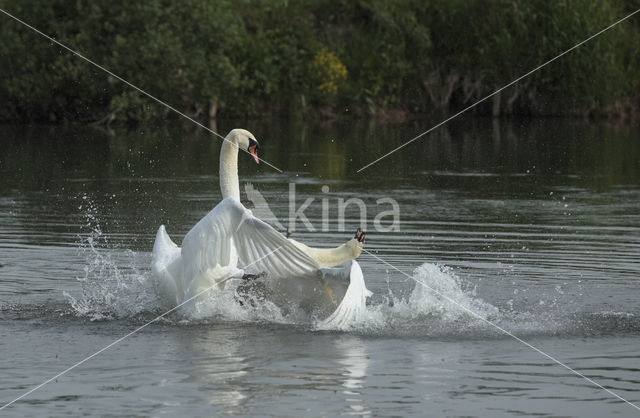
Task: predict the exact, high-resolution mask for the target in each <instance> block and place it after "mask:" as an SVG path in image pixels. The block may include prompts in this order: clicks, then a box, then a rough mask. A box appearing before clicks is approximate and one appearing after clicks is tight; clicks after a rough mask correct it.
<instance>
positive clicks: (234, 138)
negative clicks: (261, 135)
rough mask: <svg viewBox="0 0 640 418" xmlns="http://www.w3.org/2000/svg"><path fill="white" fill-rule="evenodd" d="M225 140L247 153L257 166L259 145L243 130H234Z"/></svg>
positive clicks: (253, 137) (254, 138)
mask: <svg viewBox="0 0 640 418" xmlns="http://www.w3.org/2000/svg"><path fill="white" fill-rule="evenodd" d="M226 140H228V141H230V142H231V143H233V144H235V145H236V146H237V147H238V148H239V149H241V150H244V151H247V152H248V153H249V154H251V156H252V157H253V161H255V162H256V164H258V163H259V162H260V159H259V158H258V149H260V145H259V144H258V141H256V137H255V136H253V134H252V133H251V132H249V131H247V130H245V129H234V130H232V131H231V132H229V135H227V138H226Z"/></svg>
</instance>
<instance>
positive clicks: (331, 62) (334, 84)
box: [312, 47, 347, 96]
mask: <svg viewBox="0 0 640 418" xmlns="http://www.w3.org/2000/svg"><path fill="white" fill-rule="evenodd" d="M312 67H313V70H314V72H315V76H316V77H317V80H318V82H319V84H318V86H317V87H316V89H317V90H319V91H320V92H321V93H323V94H324V95H326V96H335V95H336V94H337V93H338V86H339V85H340V83H342V82H343V81H345V80H346V79H347V67H345V66H344V64H343V63H342V61H340V58H338V57H337V56H336V54H334V53H333V52H331V51H329V49H328V48H326V47H324V48H322V49H321V50H320V51H318V52H317V53H316V54H315V56H314V57H313V63H312Z"/></svg>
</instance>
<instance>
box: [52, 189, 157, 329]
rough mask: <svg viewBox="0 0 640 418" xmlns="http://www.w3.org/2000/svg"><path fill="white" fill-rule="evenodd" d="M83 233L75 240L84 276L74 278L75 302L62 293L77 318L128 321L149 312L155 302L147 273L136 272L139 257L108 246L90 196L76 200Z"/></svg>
mask: <svg viewBox="0 0 640 418" xmlns="http://www.w3.org/2000/svg"><path fill="white" fill-rule="evenodd" d="M79 199H80V200H81V204H80V205H79V206H78V209H80V210H82V211H83V216H84V223H83V225H82V226H83V229H84V230H85V232H84V233H82V234H81V235H79V236H78V252H79V254H80V255H81V256H82V257H83V258H84V259H85V266H84V269H83V270H84V275H83V277H78V278H77V280H78V282H79V283H80V287H81V289H80V290H81V294H80V296H78V297H77V298H76V297H74V296H72V295H71V294H69V293H67V292H63V294H64V296H65V297H66V298H67V300H68V301H69V303H70V304H71V307H72V308H73V309H74V310H75V311H76V314H77V315H79V316H84V317H88V318H90V319H91V320H106V319H117V318H122V317H132V316H135V315H138V314H141V313H144V312H149V311H153V310H154V308H155V306H157V298H156V296H155V292H154V290H153V286H152V284H151V281H150V280H149V279H150V277H149V273H148V272H147V271H141V270H139V267H138V266H139V265H140V264H141V262H140V260H139V254H138V253H136V252H135V251H132V250H128V249H125V250H121V249H119V248H117V247H113V246H111V245H110V243H109V241H108V237H107V235H105V234H104V233H103V232H102V228H101V226H100V216H99V208H98V206H97V205H96V204H95V203H94V202H93V199H91V198H90V196H88V195H86V194H84V195H82V196H81V197H80V198H79Z"/></svg>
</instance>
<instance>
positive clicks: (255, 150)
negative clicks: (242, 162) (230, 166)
mask: <svg viewBox="0 0 640 418" xmlns="http://www.w3.org/2000/svg"><path fill="white" fill-rule="evenodd" d="M249 153H250V154H251V156H252V157H253V161H255V162H256V164H260V160H259V159H258V146H257V145H252V146H250V147H249Z"/></svg>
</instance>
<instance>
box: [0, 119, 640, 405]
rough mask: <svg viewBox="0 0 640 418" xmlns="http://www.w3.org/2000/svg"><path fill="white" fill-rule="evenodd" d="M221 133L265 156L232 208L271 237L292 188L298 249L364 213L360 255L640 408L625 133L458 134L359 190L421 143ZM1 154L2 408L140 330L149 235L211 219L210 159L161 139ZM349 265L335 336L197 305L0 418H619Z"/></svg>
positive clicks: (372, 136)
mask: <svg viewBox="0 0 640 418" xmlns="http://www.w3.org/2000/svg"><path fill="white" fill-rule="evenodd" d="M234 127H245V128H247V129H249V130H250V131H252V132H253V133H254V134H255V135H256V137H257V138H258V140H259V141H260V143H261V146H262V149H261V156H262V158H264V159H265V160H266V161H268V162H269V163H271V164H273V165H275V166H277V167H279V168H281V169H282V170H283V173H279V172H277V171H276V170H274V169H271V168H270V167H268V166H267V165H265V164H260V165H259V166H256V165H255V164H253V163H252V162H251V160H250V158H248V157H246V156H243V155H241V156H240V157H241V158H240V165H239V171H240V178H241V183H242V185H243V186H242V187H244V184H245V183H246V182H251V183H252V184H253V185H254V187H255V188H256V189H258V190H259V191H260V192H261V193H262V194H263V196H264V197H265V199H266V201H267V202H268V203H269V207H270V208H271V210H272V211H273V213H274V214H275V215H276V216H277V217H278V219H280V220H281V221H282V223H283V224H284V225H286V224H287V222H286V220H287V218H288V216H289V205H290V201H289V197H288V192H289V190H290V187H291V186H290V184H291V183H293V184H294V185H295V189H296V201H295V205H296V207H300V205H301V204H302V203H303V202H304V201H305V200H306V199H314V200H313V201H312V202H311V203H310V205H309V207H308V209H307V210H306V212H305V213H306V215H307V217H308V219H309V221H310V223H311V224H312V225H313V226H314V228H315V229H316V230H315V231H310V230H308V229H306V228H304V227H303V225H302V224H301V223H297V224H296V231H295V232H294V237H295V238H296V239H298V240H300V241H303V242H305V243H312V244H314V245H318V246H329V245H337V244H339V243H341V242H344V240H346V239H348V238H350V237H351V235H352V231H353V230H355V228H356V226H357V225H358V224H359V220H358V214H359V212H358V211H357V210H356V209H357V208H356V207H354V206H351V207H349V208H348V209H347V211H346V217H345V220H344V225H343V227H341V225H340V224H339V223H338V219H337V218H338V199H348V198H359V199H362V201H363V202H364V203H365V205H366V210H367V216H366V219H367V224H366V227H367V228H366V229H367V231H368V232H367V242H366V249H367V250H369V251H372V252H373V253H374V254H376V255H377V256H378V257H380V258H382V259H384V260H385V261H387V262H389V263H391V264H392V265H393V266H395V267H397V268H399V269H400V270H402V271H404V272H406V273H409V274H410V275H411V276H413V277H414V278H416V279H418V280H421V281H423V282H425V283H428V284H429V285H430V286H431V287H433V288H435V289H438V290H439V291H440V292H442V293H444V294H446V295H448V296H449V297H451V298H452V299H454V300H456V301H459V303H460V304H461V305H463V306H465V307H467V308H469V309H472V310H474V311H476V312H478V313H479V314H481V316H483V317H485V318H488V319H490V320H491V321H492V322H494V323H496V324H497V325H499V326H500V327H502V328H504V329H505V330H508V331H509V332H512V333H514V334H515V335H517V336H519V337H521V338H523V339H525V340H526V341H528V342H530V343H531V344H533V345H535V346H536V347H538V348H540V349H541V350H544V351H545V352H547V353H549V354H550V355H552V356H554V357H556V358H557V359H558V360H561V361H562V362H566V364H568V365H569V366H571V367H573V368H575V369H577V370H579V371H580V372H582V373H584V374H585V375H587V376H589V377H591V378H593V379H594V380H596V381H597V382H598V383H600V384H602V385H603V386H605V387H607V388H610V389H611V390H613V391H614V392H616V393H618V394H619V395H620V396H622V397H624V398H626V399H628V400H629V401H631V402H635V403H636V404H637V403H638V402H639V401H640V398H639V397H638V387H639V386H638V385H639V383H638V382H640V376H639V375H638V369H637V364H638V360H639V359H640V355H639V354H638V351H637V346H638V344H639V343H640V338H639V337H640V325H639V324H640V322H638V318H639V317H640V305H639V304H638V300H640V288H639V287H638V279H639V278H640V141H639V139H638V138H640V129H638V127H636V126H630V125H624V124H622V125H617V124H609V123H595V122H591V123H588V122H582V121H574V120H569V121H567V120H558V119H548V120H517V121H511V122H502V123H498V122H492V121H491V120H472V119H471V120H467V119H464V120H462V119H461V121H460V122H456V123H454V124H452V125H451V126H449V127H446V128H443V129H440V130H437V131H435V132H434V133H432V134H430V135H427V136H426V137H424V138H423V139H421V140H418V141H416V142H414V143H413V144H411V145H409V146H407V147H405V148H403V149H402V150H400V151H399V152H397V153H395V154H393V155H391V156H390V157H388V158H386V159H384V160H382V161H381V162H379V163H377V164H375V165H373V166H371V167H369V168H368V169H366V170H364V171H362V172H361V173H356V171H357V170H358V169H359V168H361V167H362V166H364V165H366V164H368V163H369V162H371V161H373V160H375V159H376V158H378V157H379V156H380V155H382V154H384V153H386V152H387V151H389V150H391V149H393V148H395V147H396V146H398V145H401V144H402V143H404V142H405V141H406V140H408V139H411V138H413V137H414V136H415V135H417V134H419V133H420V132H422V131H424V130H426V129H428V128H429V127H430V125H428V124H424V123H423V124H421V123H415V124H405V125H376V124H374V123H364V122H357V123H352V122H349V123H346V122H345V123H335V124H327V125H303V124H296V123H273V122H269V123H267V122H240V121H220V122H219V123H218V124H217V126H216V127H215V128H216V129H217V130H218V131H219V132H221V133H223V134H226V132H228V130H230V129H231V128H234ZM0 138H1V143H2V148H1V149H0V176H1V179H2V180H1V181H0V263H2V264H3V265H4V267H1V268H0V337H1V338H0V348H1V350H2V352H3V353H5V356H4V361H3V362H2V365H1V372H0V396H1V398H0V403H2V404H4V403H6V402H9V401H11V400H12V399H14V398H16V397H17V396H20V395H21V394H22V393H24V392H26V391H27V390H29V389H30V388H31V387H33V386H35V385H37V384H39V383H41V382H43V381H44V380H46V379H48V378H50V377H52V376H54V375H55V374H57V373H58V372H60V371H62V370H64V369H65V368H67V367H69V366H71V365H72V364H74V363H76V362H77V361H80V360H82V359H83V358H84V357H86V356H87V355H90V354H92V353H93V352H95V351H97V350H98V349H100V348H102V347H104V346H106V345H107V344H109V343H111V342H112V341H114V340H116V339H117V338H120V337H121V336H123V335H125V334H127V333H128V332H130V331H132V330H133V329H135V328H136V327H137V326H139V325H142V324H143V323H144V322H145V320H148V319H151V318H152V317H153V315H154V314H156V313H158V312H157V309H158V308H157V306H158V304H157V300H156V298H155V294H154V292H153V288H152V286H151V285H150V280H149V262H150V251H151V248H152V245H153V238H154V236H155V232H156V230H157V227H158V226H159V225H160V224H165V225H166V226H167V230H168V231H169V234H170V235H171V236H172V237H173V238H174V240H175V241H176V242H178V243H179V242H180V241H181V239H182V237H183V236H184V234H185V233H186V232H187V231H188V230H189V229H190V228H191V226H192V225H194V224H195V223H196V222H197V221H198V220H199V219H200V218H201V217H202V216H203V215H205V214H206V213H207V211H208V210H210V209H211V208H212V207H214V206H215V204H216V203H217V202H218V201H219V200H220V192H219V190H218V175H217V172H218V152H219V148H220V140H219V139H218V138H215V137H212V136H211V135H210V134H207V133H206V132H204V131H202V130H195V129H193V128H191V127H190V126H182V125H181V123H177V122H174V123H173V124H169V125H165V126H145V127H138V128H135V129H124V128H116V129H114V130H112V131H111V130H102V129H95V128H91V127H59V126H32V127H24V126H20V127H11V126H2V127H0ZM243 157H246V158H243ZM323 186H327V187H328V188H329V190H328V191H327V192H323V191H322V188H323ZM325 190H326V189H325ZM385 198H387V199H389V198H390V199H393V200H395V201H396V202H397V203H398V206H399V209H400V211H399V213H400V223H399V230H397V231H389V232H382V231H379V230H376V228H375V226H374V224H373V219H374V217H375V216H376V215H377V214H378V213H380V211H382V210H388V209H389V206H388V205H387V206H385V205H380V204H378V203H377V201H378V200H379V199H385ZM243 199H245V196H243ZM322 199H325V200H326V201H327V203H328V210H329V212H328V213H329V215H330V216H329V217H328V219H327V221H326V222H327V228H323V219H325V216H324V214H323V209H322ZM245 202H247V200H246V199H245ZM249 206H250V205H249ZM359 262H360V264H361V266H362V270H363V272H364V276H365V281H366V282H367V286H368V287H369V289H371V290H372V291H373V292H374V296H373V297H372V299H371V301H372V304H371V305H370V306H369V318H368V320H367V321H365V322H364V323H362V324H358V325H357V326H355V327H354V329H353V331H351V332H330V333H326V332H317V331H314V330H313V327H312V326H311V325H309V324H308V323H297V322H295V321H292V320H290V319H287V318H286V317H282V316H281V315H279V314H278V312H273V311H272V310H267V309H264V310H260V309H259V308H258V309H252V310H249V311H242V309H240V308H239V307H237V306H234V307H224V306H215V307H214V308H212V311H211V312H212V313H211V316H210V317H208V318H206V319H205V320H198V321H180V318H170V320H168V321H165V322H163V323H162V324H154V325H151V326H149V327H147V328H146V329H145V330H143V331H142V332H140V333H138V334H136V335H135V336H133V337H131V338H129V339H127V340H125V341H124V342H122V343H121V344H120V345H118V346H116V347H113V348H112V349H110V350H108V351H106V352H104V353H102V354H101V355H99V356H97V357H95V358H94V359H92V360H91V361H89V362H87V363H86V364H83V365H82V366H80V367H78V368H77V369H74V370H73V371H71V372H69V373H68V374H66V375H65V376H63V377H60V378H59V379H58V380H57V381H56V382H53V383H51V384H49V385H47V386H45V387H43V388H41V389H39V390H38V391H36V392H34V393H33V394H31V395H29V396H28V397H26V398H25V399H24V400H23V401H20V402H17V403H15V404H13V405H11V406H10V407H8V408H6V409H5V410H2V413H5V412H6V413H7V414H8V415H15V416H24V415H50V416H57V415H80V414H95V415H109V414H113V415H140V416H147V415H154V416H155V415H161V414H168V415H175V414H184V415H210V414H235V415H249V414H259V415H268V416H300V415H312V416H326V415H337V414H356V415H375V416H389V415H402V416H410V415H414V416H424V415H434V416H469V415H480V416H510V415H520V414H522V415H531V414H541V415H544V416H607V415H613V414H618V415H620V416H631V415H632V414H633V413H634V412H636V410H635V409H634V408H633V407H632V406H630V405H628V404H625V403H624V402H622V401H620V400H618V399H616V398H615V397H613V396H612V395H610V394H608V393H607V392H605V391H603V390H602V389H599V388H598V387H595V386H593V385H592V384H590V383H589V382H587V381H585V380H583V379H581V378H579V377H577V376H575V375H573V374H571V373H570V372H569V371H568V370H566V369H564V368H562V367H561V366H559V365H557V364H555V363H553V362H552V361H550V360H549V359H548V358H546V357H543V356H542V355H540V354H539V353H537V352H535V351H533V350H532V349H530V348H528V347H526V346H524V345H523V344H521V343H519V342H517V341H516V340H514V339H512V338H510V337H508V336H505V335H504V334H502V333H500V332H499V331H497V330H496V329H494V328H492V327H491V326H488V325H486V324H485V323H482V322H481V321H478V320H476V319H474V318H473V317H471V316H469V315H467V314H465V312H464V311H462V310H461V309H460V308H459V307H457V306H455V305H453V304H451V303H448V302H447V301H446V300H442V299H441V298H438V297H436V296H434V295H433V294H432V293H430V292H429V291H428V290H427V289H426V288H423V287H421V286H419V285H418V286H416V283H415V282H414V281H413V280H410V279H408V278H407V277H405V276H403V275H402V274H400V273H398V272H397V271H394V270H393V269H392V268H390V267H389V266H387V265H385V264H383V263H382V262H381V261H380V260H379V259H376V258H375V257H372V256H370V255H367V254H363V255H362V256H361V257H360V258H359ZM78 279H81V280H80V281H79V280H78ZM63 292H66V293H67V294H68V295H69V296H65V295H63ZM72 302H73V303H72Z"/></svg>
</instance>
